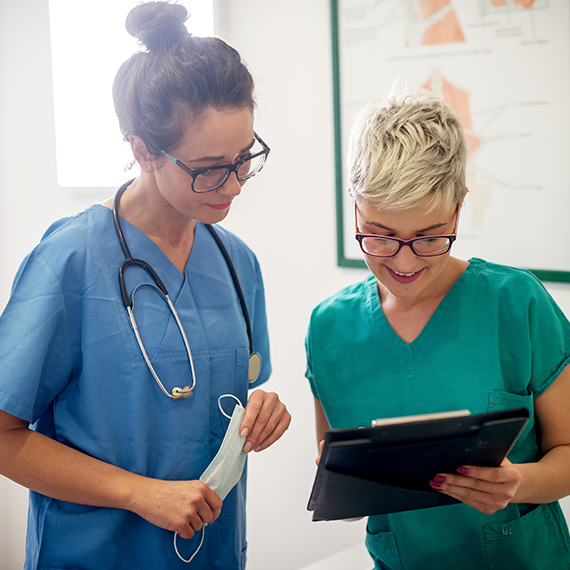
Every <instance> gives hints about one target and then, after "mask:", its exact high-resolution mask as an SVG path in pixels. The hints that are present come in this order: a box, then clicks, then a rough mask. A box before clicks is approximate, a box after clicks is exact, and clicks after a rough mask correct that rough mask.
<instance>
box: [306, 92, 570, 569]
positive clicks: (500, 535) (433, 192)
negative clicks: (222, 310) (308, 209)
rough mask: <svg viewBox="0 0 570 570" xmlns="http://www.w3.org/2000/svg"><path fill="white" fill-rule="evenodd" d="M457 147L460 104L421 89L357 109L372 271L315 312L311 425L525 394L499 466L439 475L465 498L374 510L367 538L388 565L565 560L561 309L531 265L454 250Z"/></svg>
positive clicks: (564, 331) (566, 391) (564, 327)
mask: <svg viewBox="0 0 570 570" xmlns="http://www.w3.org/2000/svg"><path fill="white" fill-rule="evenodd" d="M465 162H466V149H465V140H464V136H463V132H462V129H461V126H460V124H459V122H458V120H457V118H456V116H455V114H454V113H453V111H452V110H451V109H450V108H449V107H448V106H447V105H446V104H445V103H443V102H442V101H440V100H439V99H437V98H435V97H433V96H431V95H429V94H427V93H411V94H405V93H396V94H394V95H393V96H392V97H391V98H389V99H388V100H386V101H385V102H382V103H381V104H373V105H371V106H370V107H368V108H367V109H365V110H364V112H363V113H362V114H361V116H360V117H359V118H358V119H357V121H356V123H355V125H354V128H353V132H352V135H351V140H350V145H349V157H348V174H349V184H350V195H351V197H352V199H353V201H354V214H355V225H356V237H357V239H358V240H359V243H360V246H361V249H362V251H363V254H364V259H365V261H366V263H367V265H368V267H369V269H370V271H371V275H370V276H369V277H368V278H367V279H365V280H364V281H363V282H361V283H357V284H356V285H353V286H350V287H348V288H346V289H344V290H342V291H340V292H339V293H337V294H336V295H334V296H333V297H331V298H330V299H327V300H325V301H323V302H322V303H321V304H320V305H319V306H318V307H317V308H316V309H315V310H314V312H313V314H312V317H311V322H310V327H309V332H308V335H307V341H306V346H307V358H308V367H307V377H308V379H309V381H310V383H311V388H312V391H313V394H314V397H315V410H316V427H317V439H318V441H319V442H321V441H322V440H323V439H324V435H325V432H326V431H327V430H328V429H330V428H333V429H343V428H354V427H359V426H370V425H371V422H372V421H373V420H374V419H377V418H389V417H397V416H407V415H414V414H424V413H433V412H446V411H453V410H460V409H469V410H470V411H471V413H474V414H476V413H483V412H487V411H497V410H505V409H509V408H517V407H524V408H526V409H527V410H528V411H529V414H530V418H531V419H530V422H529V423H528V424H527V426H526V428H525V430H524V432H523V433H522V435H521V436H520V437H519V439H518V440H517V443H516V445H515V446H514V447H513V449H512V450H511V452H510V453H509V455H508V458H507V459H505V460H504V462H503V464H502V465H501V466H500V467H498V468H486V467H476V466H472V465H457V468H458V469H457V472H455V473H440V474H437V475H435V476H434V479H433V480H432V481H431V483H430V484H431V486H432V487H433V489H434V490H435V491H437V492H440V493H445V494H447V495H450V496H451V497H454V498H455V499H458V500H459V501H460V503H457V504H453V505H448V506H440V507H437V508H430V509H421V510H414V511H408V512H400V513H392V514H385V515H378V516H371V517H369V519H368V526H367V537H366V546H367V548H368V551H369V553H370V555H371V557H372V559H373V561H374V565H375V566H374V567H375V568H376V569H382V570H455V569H456V568H458V567H460V568H462V570H491V569H493V570H497V569H504V570H507V569H508V570H510V569H512V568H517V569H529V570H538V569H540V570H553V569H557V570H562V569H567V568H570V538H569V536H568V529H567V526H566V522H565V520H564V516H563V514H562V512H561V509H560V506H559V504H558V502H557V500H558V499H560V498H562V497H564V496H566V495H568V494H570V478H569V477H568V473H570V366H569V364H570V323H569V322H568V320H567V318H566V317H565V316H564V314H563V312H562V311H561V310H560V309H559V308H558V306H557V305H556V303H555V302H554V301H553V299H552V298H551V297H550V295H549V294H548V293H547V291H546V290H545V288H544V287H543V286H542V284H541V283H540V282H539V281H538V280H537V279H536V278H535V277H534V276H533V275H532V274H531V273H530V272H528V271H525V270H521V269H514V268H510V267H505V266H501V265H496V264H493V263H489V262H487V261H484V260H482V259H476V258H474V259H470V260H469V261H464V260H461V259H458V258H455V257H452V256H451V255H450V250H451V247H452V244H453V242H454V240H455V239H456V237H457V236H456V230H457V221H458V217H459V215H460V213H461V208H462V206H463V202H464V199H465V196H466V193H467V189H466V188H465ZM529 231H532V228H529ZM459 239H460V238H459ZM497 239H501V236H497Z"/></svg>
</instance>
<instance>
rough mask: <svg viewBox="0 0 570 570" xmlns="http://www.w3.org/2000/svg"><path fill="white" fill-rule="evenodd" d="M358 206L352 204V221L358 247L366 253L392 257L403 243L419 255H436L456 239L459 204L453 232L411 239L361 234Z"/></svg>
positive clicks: (444, 251) (445, 251)
mask: <svg viewBox="0 0 570 570" xmlns="http://www.w3.org/2000/svg"><path fill="white" fill-rule="evenodd" d="M357 212H358V208H357V205H356V204H354V221H355V224H356V235H355V236H354V237H355V238H356V241H358V244H359V245H360V249H361V250H362V252H363V253H365V254H366V255H370V256H373V257H394V256H395V255H396V254H397V253H398V252H399V251H400V250H401V249H402V247H404V246H405V245H407V246H409V247H410V249H411V250H412V252H413V253H414V254H415V255H417V256H419V257H436V256H438V255H444V254H445V253H447V252H448V251H449V250H450V249H451V246H452V245H453V242H454V241H455V240H456V239H457V234H456V231H457V220H458V218H459V206H457V209H456V210H455V225H454V227H453V233H451V234H438V235H433V236H425V237H417V238H412V239H399V238H395V237H389V236H381V235H378V234H363V233H360V232H359V231H358V219H357Z"/></svg>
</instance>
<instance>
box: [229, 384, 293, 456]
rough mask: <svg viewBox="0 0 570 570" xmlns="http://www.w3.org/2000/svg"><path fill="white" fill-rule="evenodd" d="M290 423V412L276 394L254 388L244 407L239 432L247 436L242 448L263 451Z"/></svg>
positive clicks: (247, 450)
mask: <svg viewBox="0 0 570 570" xmlns="http://www.w3.org/2000/svg"><path fill="white" fill-rule="evenodd" d="M290 423H291V414H290V413H289V412H288V411H287V408H286V407H285V404H283V402H281V401H280V400H279V396H277V394H275V393H273V392H270V393H267V392H264V391H263V390H256V391H255V392H252V394H251V395H250V397H249V400H248V402H247V406H246V407H245V415H244V417H243V420H242V422H241V426H240V433H241V435H242V437H245V438H247V439H246V442H245V444H244V446H243V450H244V451H245V452H246V453H249V452H250V451H251V450H252V449H253V450H254V451H263V450H264V449H267V448H268V447H269V446H270V445H272V444H274V443H275V442H276V441H277V440H278V439H279V438H280V437H281V436H282V435H283V434H284V433H285V431H286V430H287V428H288V427H289V424H290Z"/></svg>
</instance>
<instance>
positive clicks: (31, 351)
mask: <svg viewBox="0 0 570 570" xmlns="http://www.w3.org/2000/svg"><path fill="white" fill-rule="evenodd" d="M62 293H63V292H62V286H61V283H60V281H59V279H58V278H57V276H56V275H55V274H54V272H53V271H52V269H51V268H50V267H49V265H48V264H47V262H46V261H45V260H44V259H43V258H42V257H41V256H39V255H37V254H36V253H31V254H30V255H29V256H28V257H27V258H26V259H25V260H24V261H23V263H22V265H21V267H20V269H19V271H18V273H17V275H16V279H15V281H14V285H13V287H12V294H11V297H10V300H9V302H8V305H7V306H6V309H5V310H4V313H3V314H2V316H1V317H0V339H2V342H1V343H0V408H1V409H2V410H4V411H5V412H8V413H10V414H12V415H14V416H17V417H19V418H22V419H24V420H27V421H29V422H31V423H34V422H35V421H36V420H37V419H38V418H39V417H40V416H41V415H42V414H43V412H44V411H45V410H46V408H47V407H48V406H49V405H50V403H51V402H52V401H53V400H54V398H56V396H57V394H59V393H60V392H61V391H62V390H63V389H64V387H65V386H66V384H67V382H68V380H69V378H70V376H71V373H72V370H73V358H72V352H73V351H72V347H71V346H72V343H71V335H70V331H69V326H68V321H67V308H66V306H65V303H64V299H63V294H62Z"/></svg>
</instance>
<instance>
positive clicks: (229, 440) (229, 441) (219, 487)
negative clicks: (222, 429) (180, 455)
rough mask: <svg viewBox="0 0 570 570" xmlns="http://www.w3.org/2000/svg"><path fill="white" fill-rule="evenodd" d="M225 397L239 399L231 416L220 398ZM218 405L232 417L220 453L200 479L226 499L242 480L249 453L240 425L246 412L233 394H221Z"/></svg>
mask: <svg viewBox="0 0 570 570" xmlns="http://www.w3.org/2000/svg"><path fill="white" fill-rule="evenodd" d="M224 397H232V398H235V400H237V405H236V406H235V408H234V411H233V414H232V415H231V417H230V416H228V415H227V414H226V412H224V410H223V409H222V406H221V403H220V400H221V399H222V398H224ZM218 406H219V408H220V411H221V412H222V414H224V416H226V418H229V419H230V425H229V426H228V429H227V430H226V435H225V436H224V440H223V441H222V445H221V446H220V449H219V450H218V453H217V454H216V456H215V457H214V459H212V462H211V463H210V465H208V467H207V468H206V470H205V471H204V473H202V476H201V477H200V481H202V482H203V483H206V485H208V487H210V489H212V490H214V491H215V492H216V493H217V494H218V495H219V497H220V499H222V500H224V499H225V498H226V496H227V494H228V493H229V492H230V491H231V490H232V489H233V488H234V485H235V484H236V483H237V482H238V481H239V480H240V478H241V475H242V473H243V468H244V466H245V460H246V458H247V453H245V451H244V450H243V446H244V443H245V437H242V436H241V435H240V433H239V426H240V425H241V421H242V419H243V416H244V414H245V409H244V408H243V406H242V405H241V402H240V401H239V400H238V399H237V398H236V397H235V396H233V395H232V394H226V395H224V396H220V397H219V398H218Z"/></svg>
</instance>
